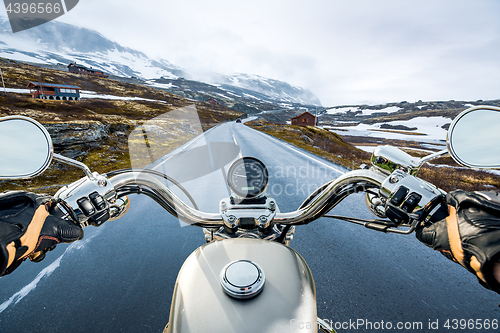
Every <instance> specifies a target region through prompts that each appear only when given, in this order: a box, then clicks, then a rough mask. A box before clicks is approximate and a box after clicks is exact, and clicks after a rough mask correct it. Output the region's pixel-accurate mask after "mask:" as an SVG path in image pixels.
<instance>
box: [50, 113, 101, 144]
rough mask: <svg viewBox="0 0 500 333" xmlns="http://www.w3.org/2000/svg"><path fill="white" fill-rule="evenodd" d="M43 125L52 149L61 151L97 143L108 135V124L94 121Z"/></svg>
mask: <svg viewBox="0 0 500 333" xmlns="http://www.w3.org/2000/svg"><path fill="white" fill-rule="evenodd" d="M43 125H44V126H45V128H46V129H47V131H48V132H49V133H50V136H51V138H52V143H53V144H54V147H55V148H63V149H64V148H65V147H70V146H74V145H82V144H87V145H88V144H91V143H93V144H95V143H98V142H99V141H101V140H103V139H106V138H107V137H108V133H109V125H108V124H103V123H101V122H99V121H94V120H88V121H79V122H66V123H45V124H43Z"/></svg>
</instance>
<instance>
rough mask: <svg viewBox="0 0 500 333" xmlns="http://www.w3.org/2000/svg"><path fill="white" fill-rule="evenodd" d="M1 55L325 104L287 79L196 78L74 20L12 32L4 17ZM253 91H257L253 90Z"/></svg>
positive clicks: (0, 28)
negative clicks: (72, 64) (71, 22)
mask: <svg viewBox="0 0 500 333" xmlns="http://www.w3.org/2000/svg"><path fill="white" fill-rule="evenodd" d="M0 57H4V58H8V59H14V60H20V61H27V62H33V63H42V64H50V65H68V64H69V63H70V62H76V63H78V64H81V65H84V66H87V67H93V68H96V69H101V70H103V71H105V72H107V73H109V74H111V75H116V76H124V77H136V78H140V79H143V80H155V79H160V78H163V79H170V80H176V79H178V78H185V79H191V80H197V81H203V82H205V83H208V84H213V85H215V86H217V87H220V88H221V89H223V90H226V91H230V92H233V93H234V92H236V91H238V90H241V89H244V90H245V91H246V93H247V94H248V92H249V91H250V92H252V91H253V92H255V93H257V95H256V96H253V97H256V98H260V97H259V95H265V96H266V97H267V98H266V99H271V100H275V101H278V102H287V103H293V104H306V105H320V101H319V100H318V98H317V97H316V96H314V94H312V93H311V92H310V91H308V90H306V89H303V88H300V87H294V86H292V85H290V84H288V83H286V82H283V81H278V80H273V79H268V78H264V77H260V76H257V75H248V74H234V75H231V76H225V75H221V74H213V75H212V76H211V78H210V79H208V80H206V79H200V78H196V77H194V76H193V75H191V74H190V73H189V71H188V70H185V69H183V68H180V67H178V66H175V65H174V64H171V63H170V62H168V61H167V60H164V59H159V60H154V59H151V58H149V57H148V56H147V55H146V54H144V53H143V52H140V51H137V50H134V49H131V48H127V47H123V46H121V45H120V44H118V43H116V42H113V41H111V40H109V39H107V38H106V37H104V36H102V35H101V34H99V33H98V32H96V31H94V30H90V29H86V28H82V27H77V26H74V25H70V24H66V23H61V22H57V21H51V22H48V23H46V24H43V25H40V26H38V27H35V28H32V29H29V30H25V31H22V32H18V33H16V34H13V33H12V31H11V28H10V24H9V21H8V19H7V18H6V17H3V16H0ZM250 95H252V94H250Z"/></svg>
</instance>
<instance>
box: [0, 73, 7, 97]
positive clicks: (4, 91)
mask: <svg viewBox="0 0 500 333" xmlns="http://www.w3.org/2000/svg"><path fill="white" fill-rule="evenodd" d="M0 76H1V77H2V85H3V93H4V95H5V96H7V90H6V89H5V82H3V73H2V69H1V68H0Z"/></svg>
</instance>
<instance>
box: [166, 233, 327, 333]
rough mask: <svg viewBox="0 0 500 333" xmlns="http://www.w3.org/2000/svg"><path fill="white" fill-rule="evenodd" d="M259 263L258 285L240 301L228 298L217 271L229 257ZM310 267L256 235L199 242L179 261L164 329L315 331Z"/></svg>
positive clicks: (174, 332) (172, 332) (177, 332)
mask: <svg viewBox="0 0 500 333" xmlns="http://www.w3.org/2000/svg"><path fill="white" fill-rule="evenodd" d="M241 259H244V260H251V261H253V262H255V263H257V264H258V265H260V266H261V267H262V269H263V270H264V273H265V276H266V282H265V284H264V289H263V290H262V292H261V293H260V294H258V295H257V296H255V297H253V298H250V299H246V300H240V299H235V298H232V297H230V296H228V295H227V294H226V293H225V292H224V290H223V288H222V286H221V284H220V279H219V275H220V272H221V270H222V269H223V268H224V266H226V265H227V264H229V263H230V262H232V261H235V260H241ZM316 320H317V315H316V292H315V287H314V281H313V278H312V274H311V271H310V270H309V267H308V266H307V264H306V262H305V261H304V259H303V258H302V257H301V256H300V255H299V254H298V253H297V252H296V251H295V250H293V249H292V248H290V247H287V246H285V245H282V244H279V243H276V242H270V241H265V240H261V239H248V238H236V239H226V240H222V241H217V242H213V243H209V244H205V245H203V246H201V247H199V248H198V249H197V250H196V251H194V252H193V253H192V254H191V255H190V256H189V257H188V258H187V259H186V261H185V262H184V265H183V266H182V268H181V270H180V272H179V275H178V276H177V282H176V285H175V290H174V296H173V299H172V306H171V309H170V320H169V324H168V327H166V328H165V331H164V332H167V333H187V332H191V333H200V332H218V333H222V332H258V333H270V332H301V333H303V332H317V329H316Z"/></svg>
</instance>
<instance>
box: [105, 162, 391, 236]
mask: <svg viewBox="0 0 500 333" xmlns="http://www.w3.org/2000/svg"><path fill="white" fill-rule="evenodd" d="M386 177H387V176H386V175H383V174H381V173H379V172H376V171H372V170H369V169H363V170H354V171H350V172H348V173H346V174H344V175H342V176H341V177H339V178H337V179H335V180H332V181H331V182H329V183H327V184H325V185H324V186H323V189H322V190H321V191H320V192H319V193H317V194H316V196H315V197H314V198H312V199H311V200H310V201H309V202H308V204H307V205H305V206H304V207H302V206H301V208H299V209H298V210H296V211H293V212H287V213H277V214H276V216H275V217H274V220H273V221H274V223H279V224H284V225H300V224H307V223H309V222H312V221H314V220H316V219H318V218H320V217H322V216H323V215H325V214H326V213H327V212H328V211H330V210H331V209H332V208H333V207H335V206H336V205H337V204H338V203H339V202H341V201H342V200H343V199H344V198H346V197H347V196H348V195H350V194H352V193H357V192H360V191H363V190H367V189H370V188H374V187H377V188H379V187H380V186H381V184H382V182H383V181H384V180H385V178H386ZM109 182H110V183H111V184H112V186H113V187H114V188H115V190H116V192H117V194H120V193H123V192H126V191H129V192H128V193H132V191H130V190H131V188H134V191H133V192H134V193H145V194H149V195H150V196H151V197H152V198H154V199H155V200H156V201H157V202H158V203H159V204H160V205H161V206H162V207H163V208H165V209H166V210H168V211H169V212H170V213H171V214H172V215H174V216H177V217H178V218H179V219H181V220H182V221H184V222H186V223H189V224H191V225H195V226H200V227H207V228H208V227H220V226H222V225H223V224H224V222H223V219H222V217H221V215H220V214H219V213H206V212H202V211H200V210H198V209H195V208H193V207H190V206H189V205H187V204H186V203H185V202H184V201H182V200H181V199H180V198H179V197H178V196H177V195H176V194H175V193H173V192H172V191H171V190H170V189H169V188H168V187H167V186H166V185H165V184H164V183H163V182H161V181H160V180H159V179H158V178H156V177H154V175H152V174H148V173H144V172H141V171H134V170H131V171H129V172H125V173H122V174H119V175H116V176H113V177H111V178H110V179H109ZM308 200H309V199H308Z"/></svg>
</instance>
